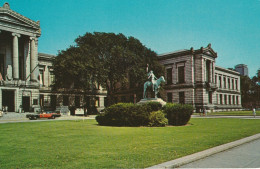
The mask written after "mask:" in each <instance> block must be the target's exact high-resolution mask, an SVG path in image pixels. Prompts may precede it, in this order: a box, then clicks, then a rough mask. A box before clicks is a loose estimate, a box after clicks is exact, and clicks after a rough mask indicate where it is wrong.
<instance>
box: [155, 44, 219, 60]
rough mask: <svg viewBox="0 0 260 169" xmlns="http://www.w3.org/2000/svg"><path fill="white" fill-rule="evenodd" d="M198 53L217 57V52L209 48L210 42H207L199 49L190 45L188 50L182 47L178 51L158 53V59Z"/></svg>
mask: <svg viewBox="0 0 260 169" xmlns="http://www.w3.org/2000/svg"><path fill="white" fill-rule="evenodd" d="M200 54H203V55H207V56H211V57H213V58H217V57H218V55H217V52H215V51H214V50H213V49H212V48H211V44H208V46H207V47H206V48H203V47H201V48H200V49H196V50H194V49H193V47H191V48H190V50H188V49H183V50H178V51H175V52H170V53H165V54H160V55H158V59H159V60H165V59H169V58H174V57H179V56H187V55H200Z"/></svg>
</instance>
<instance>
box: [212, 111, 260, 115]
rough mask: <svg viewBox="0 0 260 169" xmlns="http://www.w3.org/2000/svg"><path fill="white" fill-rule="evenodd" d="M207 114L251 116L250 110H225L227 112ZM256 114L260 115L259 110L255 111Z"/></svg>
mask: <svg viewBox="0 0 260 169" xmlns="http://www.w3.org/2000/svg"><path fill="white" fill-rule="evenodd" d="M208 115H226V116H253V112H252V111H227V112H214V113H209V114H208ZM256 115H257V116H260V111H256Z"/></svg>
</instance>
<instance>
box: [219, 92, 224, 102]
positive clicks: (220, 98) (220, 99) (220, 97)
mask: <svg viewBox="0 0 260 169" xmlns="http://www.w3.org/2000/svg"><path fill="white" fill-rule="evenodd" d="M219 101H220V103H219V104H223V100H222V94H220V95H219Z"/></svg>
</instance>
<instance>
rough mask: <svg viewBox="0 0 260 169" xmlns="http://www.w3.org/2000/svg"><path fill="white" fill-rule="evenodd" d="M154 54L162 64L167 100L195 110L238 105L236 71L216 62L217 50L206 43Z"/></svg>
mask: <svg viewBox="0 0 260 169" xmlns="http://www.w3.org/2000/svg"><path fill="white" fill-rule="evenodd" d="M158 57H159V61H160V63H161V64H163V65H164V66H165V68H166V74H165V77H166V85H165V87H164V88H165V94H164V95H163V96H165V97H164V99H165V100H166V101H167V102H174V103H185V104H192V105H193V106H194V107H195V108H196V111H200V110H201V109H203V108H206V109H208V110H211V111H218V110H219V111H220V110H236V109H241V95H240V76H239V73H238V72H235V71H232V70H228V69H224V68H221V67H218V66H216V65H215V61H216V58H217V53H216V52H215V51H214V50H213V49H212V48H211V45H210V44H209V45H208V46H207V47H206V48H203V47H202V48H200V49H198V50H194V49H193V48H191V49H190V50H179V51H176V52H172V53H167V54H161V55H159V56H158ZM224 83H225V86H224Z"/></svg>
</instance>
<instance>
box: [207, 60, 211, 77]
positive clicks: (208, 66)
mask: <svg viewBox="0 0 260 169" xmlns="http://www.w3.org/2000/svg"><path fill="white" fill-rule="evenodd" d="M210 73H211V71H210V61H209V60H207V61H206V82H210V81H211V80H210Z"/></svg>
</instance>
